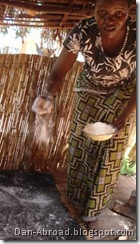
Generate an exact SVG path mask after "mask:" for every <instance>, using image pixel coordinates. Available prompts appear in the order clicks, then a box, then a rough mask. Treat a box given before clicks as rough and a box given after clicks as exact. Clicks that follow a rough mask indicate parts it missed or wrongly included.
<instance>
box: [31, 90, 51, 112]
mask: <svg viewBox="0 0 140 244" xmlns="http://www.w3.org/2000/svg"><path fill="white" fill-rule="evenodd" d="M53 110H54V99H53V96H52V95H51V94H49V93H48V94H47V95H40V96H38V97H37V98H36V99H35V101H34V103H33V105H32V111H33V112H35V113H37V114H39V115H44V114H50V113H51V112H52V111H53Z"/></svg>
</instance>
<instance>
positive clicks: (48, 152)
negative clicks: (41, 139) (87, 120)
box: [0, 54, 82, 172]
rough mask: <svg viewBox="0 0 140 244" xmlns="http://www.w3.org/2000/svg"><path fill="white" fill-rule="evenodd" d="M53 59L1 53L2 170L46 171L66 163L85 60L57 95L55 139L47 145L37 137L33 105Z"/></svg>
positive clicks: (0, 140)
mask: <svg viewBox="0 0 140 244" xmlns="http://www.w3.org/2000/svg"><path fill="white" fill-rule="evenodd" d="M54 62H55V58H47V57H41V56H38V55H26V54H19V55H11V54H10V55H0V94H1V97H0V170H21V171H40V172H46V171H47V170H48V169H49V168H58V167H65V166H66V155H67V143H68V136H69V128H70V123H71V116H72V112H73V98H74V93H73V85H74V81H75V79H76V77H77V75H78V73H79V72H80V70H81V67H82V63H80V62H76V63H75V65H74V66H73V68H72V70H71V71H70V72H69V73H68V74H67V76H66V78H65V80H64V81H63V86H62V90H61V93H60V94H59V95H58V98H57V116H56V128H57V130H56V136H55V141H54V142H49V144H48V145H46V144H43V143H39V144H38V143H36V142H35V140H34V122H35V114H34V113H33V112H32V111H31V107H32V104H33V102H34V99H35V98H36V96H37V95H38V94H40V93H41V92H42V90H43V87H44V85H45V82H46V77H47V75H48V73H49V72H50V70H51V68H52V66H53V64H54Z"/></svg>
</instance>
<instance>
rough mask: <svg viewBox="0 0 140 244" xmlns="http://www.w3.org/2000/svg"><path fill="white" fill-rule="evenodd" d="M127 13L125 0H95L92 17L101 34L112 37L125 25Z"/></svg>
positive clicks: (127, 7) (127, 8)
mask: <svg viewBox="0 0 140 244" xmlns="http://www.w3.org/2000/svg"><path fill="white" fill-rule="evenodd" d="M128 14H129V6H128V2H127V0H96V4H95V10H94V17H95V20H96V22H97V25H98V28H99V30H100V32H101V35H102V36H103V37H106V38H113V37H115V36H116V35H117V34H119V31H120V32H121V30H122V29H123V28H124V27H125V23H126V21H127V18H128Z"/></svg>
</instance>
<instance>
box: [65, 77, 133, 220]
mask: <svg viewBox="0 0 140 244" xmlns="http://www.w3.org/2000/svg"><path fill="white" fill-rule="evenodd" d="M135 84H136V80H130V81H129V82H125V83H124V84H123V85H122V87H121V88H116V91H115V92H114V93H113V94H105V95H100V94H98V95H97V94H94V93H90V92H86V91H81V92H77V93H76V94H75V106H74V115H73V122H72V127H71V133H70V139H69V151H68V197H69V198H70V199H71V200H74V201H77V202H78V203H79V204H80V203H82V205H83V206H84V214H85V215H87V216H88V217H93V216H96V215H98V214H99V213H100V212H101V211H102V209H103V208H105V207H106V206H107V205H108V203H109V202H110V200H111V196H112V193H113V192H114V189H115V186H116V183H117V180H118V176H119V173H120V168H121V162H122V158H123V154H124V150H125V147H126V145H127V140H128V131H129V125H130V123H129V120H128V121H127V123H126V127H125V129H124V130H123V131H122V132H121V133H119V134H117V135H116V136H114V137H113V138H111V139H109V140H107V141H102V142H100V141H93V140H92V139H90V138H87V137H86V136H85V134H84V132H83V128H84V127H85V125H86V124H87V123H95V122H97V121H100V122H106V123H109V124H111V123H112V122H113V121H114V120H115V118H117V116H118V115H119V114H121V113H122V112H123V110H124V108H125V106H126V105H127V103H128V101H129V99H130V97H131V94H132V92H133V89H134V87H135Z"/></svg>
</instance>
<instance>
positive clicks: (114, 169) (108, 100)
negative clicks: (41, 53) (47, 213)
mask: <svg viewBox="0 0 140 244" xmlns="http://www.w3.org/2000/svg"><path fill="white" fill-rule="evenodd" d="M130 3H131V1H129V0H98V1H96V2H94V4H95V8H94V17H91V18H88V19H84V20H82V21H81V22H80V23H79V24H77V25H76V26H75V27H74V28H73V29H72V30H71V32H70V33H69V34H68V36H67V38H66V40H65V41H64V48H63V50H62V52H61V54H60V56H59V57H58V59H57V61H56V63H55V65H54V67H53V69H52V71H51V74H50V75H49V77H48V83H49V86H48V87H47V91H48V92H49V93H51V94H52V95H54V94H55V93H56V92H58V90H59V89H61V82H62V80H63V79H64V77H65V75H66V74H67V72H68V71H69V70H70V69H71V68H72V65H73V64H74V62H75V61H76V58H77V55H78V53H79V52H81V53H82V54H83V56H84V59H85V63H84V69H83V72H82V73H81V74H80V76H79V78H78V80H77V81H76V84H75V109H74V115H73V122H72V127H71V134H70V141H69V162H68V196H69V198H70V199H72V200H74V201H77V202H79V203H81V204H82V205H83V206H84V211H83V216H82V218H83V220H84V221H93V220H95V219H96V217H97V216H98V214H99V213H100V212H101V211H102V209H103V208H104V207H105V206H107V204H108V203H109V201H110V198H111V195H112V193H113V191H114V187H115V185H116V182H117V179H118V176H119V172H120V167H121V160H122V158H123V153H124V149H125V145H126V143H127V137H128V129H129V115H130V114H131V113H132V111H133V110H134V108H135V106H136V92H135V86H136V26H135V23H134V22H133V23H131V21H130V19H129V9H130ZM41 99H42V98H41V97H40V102H41V101H42V100H41ZM42 102H43V101H42ZM37 109H38V108H37ZM97 121H101V122H105V123H109V124H112V125H114V126H115V127H117V128H118V134H117V135H115V136H114V137H113V138H112V139H110V140H107V141H103V142H97V141H92V140H91V139H88V138H87V137H85V136H84V134H83V128H84V126H85V125H86V124H87V123H94V122H97Z"/></svg>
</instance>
